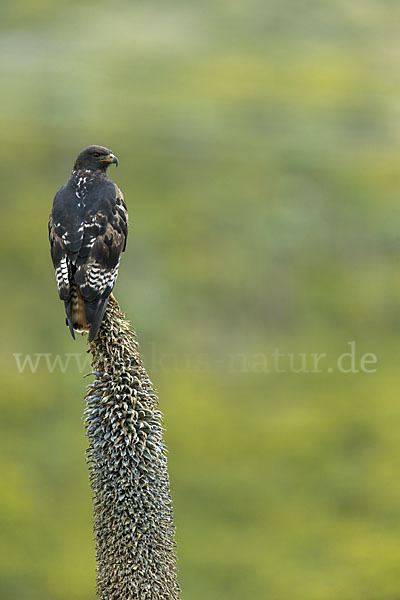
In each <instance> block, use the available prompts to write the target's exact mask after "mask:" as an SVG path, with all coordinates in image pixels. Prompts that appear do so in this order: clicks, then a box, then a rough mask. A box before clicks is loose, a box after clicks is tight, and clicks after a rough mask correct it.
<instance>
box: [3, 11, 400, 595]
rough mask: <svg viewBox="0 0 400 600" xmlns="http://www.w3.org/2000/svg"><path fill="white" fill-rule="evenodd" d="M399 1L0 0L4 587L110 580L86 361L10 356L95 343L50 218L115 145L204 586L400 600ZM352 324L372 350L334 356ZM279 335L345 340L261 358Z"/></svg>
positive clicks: (174, 474) (144, 344)
mask: <svg viewBox="0 0 400 600" xmlns="http://www.w3.org/2000/svg"><path fill="white" fill-rule="evenodd" d="M399 19H400V5H399V3H398V2H394V1H391V0H363V1H362V2H361V1H349V0H336V1H333V0H332V1H330V2H329V1H327V2H321V1H317V0H314V1H313V0H296V1H295V0H281V1H280V2H272V1H271V0H247V2H238V1H236V0H219V1H216V2H210V1H208V0H203V1H202V2H193V1H190V0H186V1H185V2H183V1H179V0H173V1H172V2H169V3H166V2H161V1H152V0H150V1H149V2H136V1H134V2H129V1H128V0H125V1H124V0H113V1H112V2H104V0H96V2H86V1H83V2H82V1H81V2H77V1H75V0H74V1H70V2H64V3H62V2H54V1H51V0H36V2H34V3H33V2H31V1H28V0H13V2H10V1H7V0H3V1H2V3H1V4H0V30H1V36H0V48H1V52H0V84H1V97H0V106H1V111H0V120H1V123H2V124H1V132H0V136H1V171H2V176H1V187H2V198H1V204H0V215H1V223H2V225H3V231H2V234H1V238H0V244H1V266H2V291H3V293H2V317H3V318H2V331H1V342H0V344H1V351H2V371H1V377H2V379H1V391H2V394H1V396H2V399H1V418H0V428H1V429H0V435H1V437H0V439H1V446H2V450H1V453H0V463H1V473H2V477H1V494H0V531H1V534H0V539H1V541H0V554H1V557H0V559H1V560H0V564H1V567H0V569H1V572H0V597H1V598H4V599H5V600H14V599H15V600H67V599H68V600H89V599H91V600H93V599H94V597H95V591H94V590H95V561H94V543H93V539H92V538H93V535H92V522H91V500H90V498H91V494H90V490H89V485H88V477H87V467H86V464H85V454H84V453H85V448H86V445H87V442H86V439H85V436H84V426H83V422H82V413H83V409H84V400H83V396H84V391H85V385H86V383H87V381H88V380H87V379H86V380H84V379H83V378H82V375H83V373H81V372H80V371H79V369H78V368H77V365H76V364H75V365H74V363H73V362H71V363H70V364H69V365H68V368H66V369H65V372H64V373H63V372H62V369H61V368H60V367H59V366H57V365H56V366H55V368H54V369H53V372H50V371H49V369H48V368H47V367H46V364H45V362H44V359H43V360H42V359H41V360H40V361H39V362H38V365H37V369H36V370H35V369H34V372H32V371H31V370H30V369H29V367H27V368H25V369H24V370H23V372H22V373H19V370H18V368H17V363H16V360H15V358H14V356H13V354H15V353H19V354H22V356H23V357H25V356H26V355H27V354H31V355H32V357H33V358H35V355H36V354H37V353H45V354H49V355H50V359H51V360H53V359H54V357H55V356H57V354H60V356H61V358H62V360H65V357H66V353H72V354H74V353H79V355H80V356H81V358H82V360H84V359H85V349H86V342H85V341H84V340H82V339H78V340H77V341H76V342H73V341H72V339H71V337H70V336H69V333H68V330H67V328H66V327H65V326H64V314H63V306H62V303H61V302H59V300H58V297H57V292H56V285H55V278H54V274H53V271H52V266H51V262H50V257H49V250H48V240H47V219H48V214H49V212H50V209H51V204H52V199H53V196H54V193H55V191H56V190H57V189H58V187H59V186H60V185H61V184H62V183H63V182H64V181H65V180H66V179H67V177H68V175H69V172H70V170H71V168H72V163H73V160H74V158H75V156H76V155H77V153H78V152H79V151H80V150H81V149H82V148H83V147H85V146H86V145H88V144H93V143H96V144H102V145H105V146H108V147H110V148H111V149H112V150H113V151H114V152H115V153H116V154H117V156H118V157H119V160H120V168H119V169H118V170H112V171H111V172H110V174H111V176H112V177H113V178H114V179H115V180H116V181H117V182H118V184H119V185H120V186H121V188H122V190H123V192H124V194H125V198H126V201H127V204H128V207H129V211H130V237H129V240H128V247H127V252H126V253H125V255H124V257H123V261H122V265H121V269H120V275H119V280H118V282H117V285H116V288H115V294H116V296H117V298H118V299H119V301H120V303H121V306H122V308H123V310H124V311H125V312H126V314H127V316H128V317H129V318H130V319H131V320H132V322H133V324H134V326H135V327H136V329H137V333H138V338H139V341H140V344H141V348H142V353H143V356H144V359H145V362H146V366H147V368H148V370H149V373H150V376H151V378H152V380H153V381H154V383H155V385H156V387H157V389H158V391H159V395H160V401H161V408H162V410H163V412H164V414H165V424H166V440H167V443H168V446H169V470H170V476H171V486H172V494H173V499H174V507H175V522H176V528H177V542H178V550H179V570H180V572H179V579H180V583H181V585H182V588H183V598H185V599H187V600H189V599H190V600H203V599H207V600H224V599H228V598H229V599H230V600H239V599H240V600H242V599H246V600H247V599H250V598H251V599H252V600H264V599H271V600H328V599H329V600H330V599H332V600H337V599H338V598H340V599H341V600H353V599H354V600H355V599H357V600H389V599H391V600H395V599H398V598H400V477H399V470H400V468H399V463H400V460H399V459H400V441H399V430H400V403H399V395H398V388H399V386H400V375H399V368H398V367H399V359H400V352H399V349H400V344H399V332H400V307H399V299H400V277H399V257H400V237H399V232H400V206H399V185H400V175H399V162H400V147H399V139H400V98H399V91H400V81H399V79H400V75H399V73H400V70H399V67H400V41H399V28H398V23H399ZM351 341H354V342H355V348H356V356H357V361H358V363H359V358H360V356H362V355H363V354H365V353H374V354H375V355H376V357H377V365H375V367H376V369H377V370H376V372H374V373H365V372H362V371H359V372H358V373H353V372H352V373H341V372H338V370H337V369H333V372H329V371H328V369H327V366H328V365H330V364H332V368H333V367H334V366H335V359H336V357H337V356H339V355H340V354H341V353H343V352H347V351H348V350H349V345H348V343H349V342H351ZM275 349H279V352H281V353H294V354H298V353H305V354H307V355H309V354H311V353H316V352H317V353H326V354H327V355H328V358H327V361H326V362H325V363H323V362H321V370H322V372H321V373H292V372H289V371H287V370H286V372H284V373H280V372H277V370H276V369H274V368H271V363H269V372H267V371H266V370H265V369H263V368H261V367H260V364H261V363H262V357H263V356H266V355H268V356H271V353H273V352H274V350H275ZM233 357H236V358H233ZM74 360H75V359H74V358H73V361H74ZM330 360H331V362H329V361H330ZM298 364H299V363H296V366H297V367H298ZM83 372H85V370H84V371H83Z"/></svg>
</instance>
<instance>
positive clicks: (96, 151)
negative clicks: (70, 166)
mask: <svg viewBox="0 0 400 600" xmlns="http://www.w3.org/2000/svg"><path fill="white" fill-rule="evenodd" d="M111 163H114V164H115V165H117V167H118V158H117V157H116V156H114V154H113V153H112V152H111V150H108V148H104V147H103V146H88V147H87V148H85V149H84V150H82V152H81V153H80V154H79V156H78V158H77V159H76V161H75V165H74V169H76V170H78V169H90V170H91V171H99V170H100V171H106V169H107V167H109V166H110V165H111Z"/></svg>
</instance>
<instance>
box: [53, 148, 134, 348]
mask: <svg viewBox="0 0 400 600" xmlns="http://www.w3.org/2000/svg"><path fill="white" fill-rule="evenodd" d="M110 164H116V165H118V160H117V158H116V157H115V156H114V154H113V153H112V152H111V151H110V150H108V149H107V148H104V147H103V146H89V147H88V148H85V150H83V151H82V152H81V153H80V154H79V156H78V158H77V159H76V162H75V165H74V169H73V171H72V173H71V176H70V178H69V180H68V181H67V183H66V184H64V185H63V186H62V187H61V188H60V189H59V190H58V192H57V194H56V195H55V198H54V202H53V209H52V212H51V215H50V219H49V238H50V248H51V257H52V260H53V265H54V270H55V275H56V282H57V288H58V293H59V296H60V299H61V300H63V301H64V304H65V312H66V317H67V318H66V322H67V325H68V327H69V329H70V332H71V335H72V337H73V338H75V334H74V331H79V332H82V333H83V332H89V341H90V342H91V341H92V340H93V339H94V338H95V337H96V335H97V333H98V330H99V328H100V325H101V322H102V320H103V317H104V313H105V310H106V307H107V302H108V298H109V296H110V294H111V292H112V289H113V287H114V284H115V281H116V279H117V275H118V268H119V263H120V257H121V253H122V252H123V251H124V250H125V247H126V238H127V235H128V211H127V208H126V204H125V201H124V197H123V195H122V192H121V190H120V189H119V188H118V186H117V185H116V184H115V183H114V182H113V181H111V179H110V178H109V177H108V176H107V168H108V167H109V166H110Z"/></svg>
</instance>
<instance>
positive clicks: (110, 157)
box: [100, 152, 118, 167]
mask: <svg viewBox="0 0 400 600" xmlns="http://www.w3.org/2000/svg"><path fill="white" fill-rule="evenodd" d="M100 162H107V163H110V164H114V165H115V166H116V167H118V158H117V157H116V156H115V154H113V153H112V152H110V154H109V155H108V156H106V158H103V159H102V160H101V161H100Z"/></svg>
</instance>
